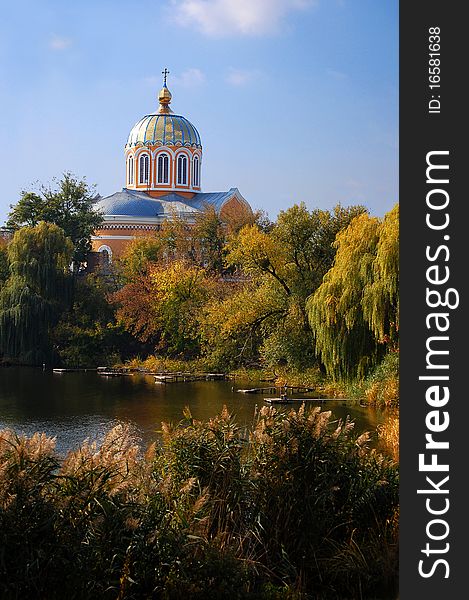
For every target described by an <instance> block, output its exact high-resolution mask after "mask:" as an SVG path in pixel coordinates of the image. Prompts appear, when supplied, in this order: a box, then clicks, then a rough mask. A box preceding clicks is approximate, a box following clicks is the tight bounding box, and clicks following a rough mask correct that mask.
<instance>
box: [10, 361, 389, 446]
mask: <svg viewBox="0 0 469 600" xmlns="http://www.w3.org/2000/svg"><path fill="white" fill-rule="evenodd" d="M245 384H246V382H244V384H243V382H242V381H236V382H232V381H195V382H190V383H174V384H167V385H156V384H155V383H154V379H153V377H151V376H144V375H135V376H133V377H115V378H107V377H102V376H100V375H98V374H97V373H95V372H88V373H64V374H62V375H59V374H55V373H52V372H51V371H42V370H40V369H32V368H0V429H4V428H6V427H8V428H12V429H14V430H16V431H18V432H22V433H25V434H27V435H31V434H32V433H34V432H35V431H44V432H45V433H46V434H47V435H48V436H56V437H57V450H58V451H59V452H60V453H61V454H63V453H65V452H66V451H67V450H69V449H70V448H76V447H77V446H78V445H79V444H80V442H82V441H83V440H84V439H85V438H88V439H90V440H91V441H95V440H96V441H97V442H98V443H99V442H100V441H101V440H102V438H103V436H104V434H105V433H106V431H108V430H109V429H111V428H112V427H113V426H114V425H116V424H117V423H119V422H130V423H132V424H133V425H134V426H135V430H136V434H137V435H138V436H139V437H141V439H142V441H143V443H144V444H145V445H146V444H148V443H149V442H150V441H152V440H154V439H155V437H156V436H157V431H158V430H159V429H160V427H161V422H162V421H170V422H173V423H176V422H178V421H179V420H180V419H181V418H182V411H183V409H184V407H185V406H189V407H190V410H191V412H192V415H193V416H194V418H196V419H199V420H202V421H204V420H208V419H209V418H211V417H213V416H215V415H216V414H217V413H218V412H220V410H221V409H222V408H223V405H225V404H226V406H227V407H228V409H229V410H230V411H231V412H233V413H234V414H235V415H236V418H237V422H238V423H239V424H240V425H245V426H249V425H250V424H251V423H252V421H253V417H254V413H255V409H256V406H257V408H260V407H261V406H263V405H264V402H263V396H262V394H259V395H258V394H239V393H236V389H237V388H243V387H252V384H249V385H245ZM268 395H269V396H271V395H272V394H268ZM322 407H323V408H325V407H327V409H331V410H332V411H333V414H334V416H335V417H336V418H340V419H344V418H345V417H346V416H347V415H350V416H351V417H352V418H353V419H354V421H355V423H356V429H357V431H363V430H374V429H375V428H376V425H377V424H378V423H380V422H381V421H382V420H383V415H382V413H380V412H378V411H376V410H373V409H365V408H361V407H355V406H353V407H351V406H345V403H344V402H341V401H339V402H336V401H335V402H333V403H332V402H331V403H326V404H323V405H322ZM278 408H279V410H284V409H285V410H286V409H290V408H296V405H289V406H285V407H278Z"/></svg>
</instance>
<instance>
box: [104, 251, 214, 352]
mask: <svg viewBox="0 0 469 600" xmlns="http://www.w3.org/2000/svg"><path fill="white" fill-rule="evenodd" d="M212 283H213V282H212V280H210V278H209V277H207V275H206V272H205V270H204V269H202V268H200V267H198V266H196V265H191V264H190V263H188V262H186V261H182V260H174V261H172V262H171V263H169V264H153V265H152V266H151V268H150V269H149V271H148V273H146V274H144V275H141V276H140V277H139V278H136V279H135V280H134V281H132V282H131V283H129V284H127V285H126V286H124V287H123V288H122V289H121V290H119V291H118V292H117V293H116V294H115V296H114V299H115V301H116V302H117V303H118V305H119V308H118V310H117V317H118V321H119V323H120V324H121V325H122V326H123V327H124V328H125V329H126V331H128V332H130V333H131V334H132V335H134V336H135V337H136V338H137V339H138V340H140V341H141V342H144V343H151V344H153V347H154V349H155V350H158V351H161V352H166V353H168V354H171V355H179V354H183V355H185V356H187V357H189V356H193V355H194V354H196V353H197V352H198V349H199V319H200V314H201V310H202V307H203V306H204V304H205V302H206V301H207V298H208V297H209V295H210V293H211V288H212V287H213V286H212Z"/></svg>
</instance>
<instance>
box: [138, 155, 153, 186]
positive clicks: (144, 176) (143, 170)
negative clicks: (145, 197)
mask: <svg viewBox="0 0 469 600" xmlns="http://www.w3.org/2000/svg"><path fill="white" fill-rule="evenodd" d="M149 181H150V157H149V156H148V154H142V155H141V156H140V158H139V160H138V182H139V183H148V182H149Z"/></svg>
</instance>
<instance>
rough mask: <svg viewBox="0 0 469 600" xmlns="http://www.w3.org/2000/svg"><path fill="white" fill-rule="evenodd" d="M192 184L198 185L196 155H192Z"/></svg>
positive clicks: (198, 163) (197, 161) (198, 170)
mask: <svg viewBox="0 0 469 600" xmlns="http://www.w3.org/2000/svg"><path fill="white" fill-rule="evenodd" d="M192 185H193V186H195V187H199V186H200V161H199V157H198V156H195V157H194V163H193V166H192Z"/></svg>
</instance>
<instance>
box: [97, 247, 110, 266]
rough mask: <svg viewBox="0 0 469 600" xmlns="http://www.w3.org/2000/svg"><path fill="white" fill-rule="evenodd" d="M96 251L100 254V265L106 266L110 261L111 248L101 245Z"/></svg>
mask: <svg viewBox="0 0 469 600" xmlns="http://www.w3.org/2000/svg"><path fill="white" fill-rule="evenodd" d="M98 252H99V253H100V254H101V256H102V260H101V266H104V267H106V266H108V265H110V264H111V262H112V250H111V248H110V247H109V246H107V245H103V246H100V247H99V248H98Z"/></svg>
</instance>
